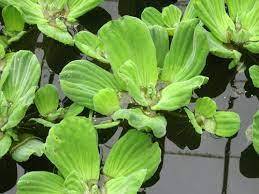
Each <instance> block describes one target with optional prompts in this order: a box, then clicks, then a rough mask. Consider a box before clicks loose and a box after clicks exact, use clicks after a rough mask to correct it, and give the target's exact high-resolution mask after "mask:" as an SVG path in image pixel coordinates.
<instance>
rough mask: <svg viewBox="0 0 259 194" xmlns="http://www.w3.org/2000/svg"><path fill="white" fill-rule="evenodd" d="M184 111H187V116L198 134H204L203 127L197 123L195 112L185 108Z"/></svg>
mask: <svg viewBox="0 0 259 194" xmlns="http://www.w3.org/2000/svg"><path fill="white" fill-rule="evenodd" d="M184 110H185V112H186V114H187V116H188V118H189V120H190V122H191V124H192V126H193V127H194V129H195V131H196V132H197V133H198V134H202V133H203V131H202V127H201V126H200V125H199V124H198V123H197V121H196V118H195V116H194V114H193V112H192V111H190V110H189V109H188V108H184Z"/></svg>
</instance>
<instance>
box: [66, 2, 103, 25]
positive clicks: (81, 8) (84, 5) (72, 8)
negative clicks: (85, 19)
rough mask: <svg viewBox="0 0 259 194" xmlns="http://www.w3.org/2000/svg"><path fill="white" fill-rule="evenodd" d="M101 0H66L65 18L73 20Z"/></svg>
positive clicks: (98, 3)
mask: <svg viewBox="0 0 259 194" xmlns="http://www.w3.org/2000/svg"><path fill="white" fill-rule="evenodd" d="M102 2H103V0H87V1H85V0H67V5H68V9H69V13H68V16H67V20H68V21H69V22H74V21H75V20H76V19H77V18H78V17H80V16H82V15H84V14H85V13H86V12H88V11H90V10H91V9H93V8H95V7H96V6H98V5H100V4H101V3H102Z"/></svg>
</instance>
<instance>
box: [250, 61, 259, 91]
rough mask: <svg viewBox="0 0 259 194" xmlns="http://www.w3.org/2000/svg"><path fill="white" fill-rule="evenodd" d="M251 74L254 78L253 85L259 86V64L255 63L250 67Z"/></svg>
mask: <svg viewBox="0 0 259 194" xmlns="http://www.w3.org/2000/svg"><path fill="white" fill-rule="evenodd" d="M249 74H250V77H251V79H252V82H253V85H254V86H255V87H257V88H259V66H258V65H253V66H251V67H250V68H249Z"/></svg>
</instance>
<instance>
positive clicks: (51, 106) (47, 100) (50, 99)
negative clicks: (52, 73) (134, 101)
mask: <svg viewBox="0 0 259 194" xmlns="http://www.w3.org/2000/svg"><path fill="white" fill-rule="evenodd" d="M34 103H35V105H36V107H37V109H38V111H39V113H40V114H41V116H43V117H46V116H47V115H48V114H50V113H53V112H55V111H57V109H58V105H59V96H58V91H57V88H56V87H55V86H54V85H52V84H47V85H45V86H43V87H41V88H40V89H38V90H37V91H36V93H35V99H34Z"/></svg>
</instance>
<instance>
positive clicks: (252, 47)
mask: <svg viewBox="0 0 259 194" xmlns="http://www.w3.org/2000/svg"><path fill="white" fill-rule="evenodd" d="M244 47H245V48H246V49H247V50H249V51H250V52H251V53H256V54H259V41H257V42H248V43H246V44H245V45H244Z"/></svg>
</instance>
